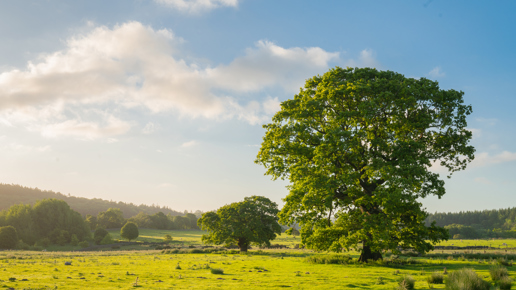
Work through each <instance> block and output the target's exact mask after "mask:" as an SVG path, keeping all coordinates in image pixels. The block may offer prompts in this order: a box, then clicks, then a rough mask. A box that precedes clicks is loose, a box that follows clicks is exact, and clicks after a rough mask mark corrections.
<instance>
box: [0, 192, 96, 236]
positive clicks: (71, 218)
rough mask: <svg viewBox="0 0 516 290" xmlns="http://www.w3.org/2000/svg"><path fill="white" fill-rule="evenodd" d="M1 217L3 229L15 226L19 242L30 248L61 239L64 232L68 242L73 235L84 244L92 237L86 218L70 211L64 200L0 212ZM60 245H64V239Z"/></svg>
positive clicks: (20, 206)
mask: <svg viewBox="0 0 516 290" xmlns="http://www.w3.org/2000/svg"><path fill="white" fill-rule="evenodd" d="M0 217H1V218H0V226H7V225H10V226H13V227H14V228H16V231H17V233H18V238H19V239H21V240H22V241H23V242H24V243H27V244H29V245H33V244H34V243H35V242H36V241H38V240H41V239H43V238H49V237H55V236H59V235H61V231H66V232H67V233H68V236H67V237H66V241H67V242H69V241H70V235H72V234H75V235H76V236H77V237H78V238H79V239H80V240H84V239H88V238H89V237H90V236H91V232H90V229H89V228H88V226H87V225H86V223H85V222H84V220H83V219H82V216H81V215H80V214H79V213H78V212H76V211H74V210H72V209H70V207H69V206H68V205H67V204H66V202H64V201H62V200H57V199H44V200H40V201H38V202H36V204H35V205H34V206H31V205H23V204H19V205H13V206H11V207H10V208H9V209H8V210H6V211H2V212H0ZM54 240H55V239H54ZM59 241H60V243H62V239H61V240H59Z"/></svg>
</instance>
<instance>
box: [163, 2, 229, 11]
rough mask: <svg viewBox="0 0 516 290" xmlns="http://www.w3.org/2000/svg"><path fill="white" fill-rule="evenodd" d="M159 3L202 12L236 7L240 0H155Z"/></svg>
mask: <svg viewBox="0 0 516 290" xmlns="http://www.w3.org/2000/svg"><path fill="white" fill-rule="evenodd" d="M154 1H155V2H157V3H160V4H163V5H166V6H169V7H172V8H175V9H178V10H181V11H187V12H193V13H196V12H200V11H205V10H211V9H214V8H218V7H223V6H228V7H236V6H237V5H238V0H154Z"/></svg>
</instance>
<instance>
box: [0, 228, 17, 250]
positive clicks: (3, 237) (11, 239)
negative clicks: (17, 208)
mask: <svg viewBox="0 0 516 290" xmlns="http://www.w3.org/2000/svg"><path fill="white" fill-rule="evenodd" d="M17 243H18V234H17V233H16V229H15V228H14V227H13V226H6V227H0V249H14V247H16V244H17Z"/></svg>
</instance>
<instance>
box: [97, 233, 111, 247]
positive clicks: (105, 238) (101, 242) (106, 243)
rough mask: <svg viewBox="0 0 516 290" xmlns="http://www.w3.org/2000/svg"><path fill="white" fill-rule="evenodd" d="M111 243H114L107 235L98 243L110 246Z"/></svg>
mask: <svg viewBox="0 0 516 290" xmlns="http://www.w3.org/2000/svg"><path fill="white" fill-rule="evenodd" d="M112 243H114V241H113V238H112V237H111V235H110V234H109V233H108V234H107V235H105V236H104V238H103V239H102V241H100V244H101V245H110V244H112Z"/></svg>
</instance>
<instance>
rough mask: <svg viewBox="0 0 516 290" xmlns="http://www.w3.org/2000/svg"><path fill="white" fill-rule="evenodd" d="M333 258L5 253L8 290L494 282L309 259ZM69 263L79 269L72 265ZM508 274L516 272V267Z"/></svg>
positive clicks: (453, 265) (413, 268)
mask: <svg viewBox="0 0 516 290" xmlns="http://www.w3.org/2000/svg"><path fill="white" fill-rule="evenodd" d="M325 255H326V254H325V253H314V252H312V251H307V250H282V251H281V250H265V251H264V250H262V251H256V250H253V251H250V252H249V254H247V255H242V254H204V253H202V254H162V253H161V251H155V250H148V251H110V252H28V251H9V252H0V280H1V281H0V288H2V287H4V288H15V289H24V288H25V289H28V288H36V289H39V288H54V287H56V286H57V288H58V289H86V288H99V289H100V288H104V289H120V288H121V289H129V288H133V287H134V286H133V285H134V283H135V282H136V278H137V277H138V283H137V286H140V287H141V288H143V289H170V288H173V289H208V288H209V289H217V288H219V289H264V288H270V289H280V288H293V289H353V288H356V289H393V288H397V287H398V283H399V280H400V279H401V278H402V277H404V276H406V275H410V276H412V277H413V278H414V280H415V289H428V283H427V278H428V274H429V273H432V272H434V271H440V272H442V271H443V268H444V267H446V268H447V271H448V273H452V272H454V271H456V270H458V269H461V268H473V269H474V270H475V272H477V273H478V274H479V275H480V276H481V277H483V278H484V279H485V280H486V281H489V282H490V283H492V281H491V278H490V277H489V276H490V275H489V269H490V268H491V267H492V265H491V264H489V263H477V262H472V261H456V260H453V261H451V260H450V261H448V260H436V259H432V260H431V259H427V258H413V259H415V260H416V261H417V263H416V264H412V265H388V264H386V265H382V264H381V263H369V264H357V263H356V259H357V257H358V253H352V257H353V258H354V261H355V262H351V263H350V264H317V263H309V262H307V257H318V256H321V257H324V256H325ZM67 261H70V262H72V265H71V266H65V262H67ZM178 264H179V265H180V267H179V268H180V269H176V268H177V265H178ZM211 269H223V271H224V274H223V275H219V274H212V273H211ZM508 273H509V276H513V275H514V271H513V269H512V267H509V269H508ZM9 278H15V279H16V280H14V281H9ZM23 279H27V281H22V280H23ZM378 281H381V283H379V282H378ZM444 286H445V285H444V284H434V285H433V288H435V289H443V288H444Z"/></svg>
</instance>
